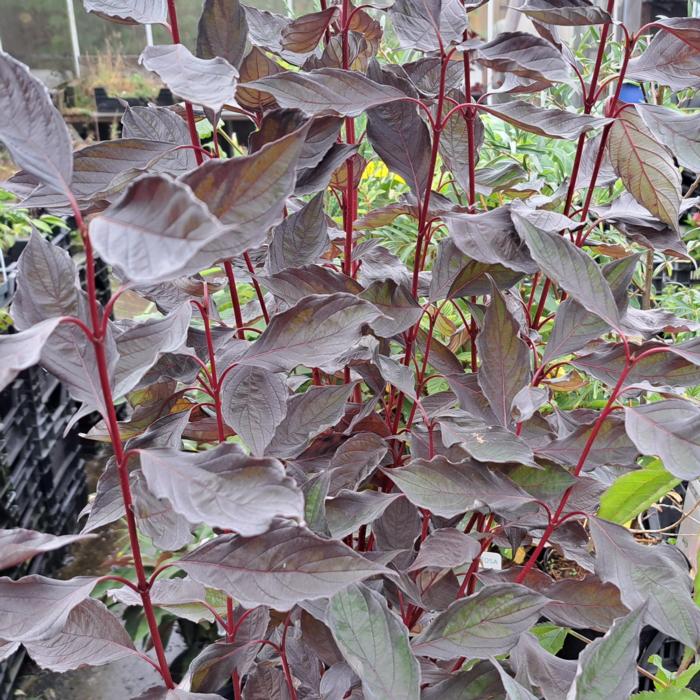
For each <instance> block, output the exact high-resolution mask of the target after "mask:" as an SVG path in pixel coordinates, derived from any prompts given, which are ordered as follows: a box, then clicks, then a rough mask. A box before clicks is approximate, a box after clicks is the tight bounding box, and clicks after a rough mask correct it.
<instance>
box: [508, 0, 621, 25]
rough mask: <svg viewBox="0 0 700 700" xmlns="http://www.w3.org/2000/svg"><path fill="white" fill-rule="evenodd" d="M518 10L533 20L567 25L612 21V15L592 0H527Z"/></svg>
mask: <svg viewBox="0 0 700 700" xmlns="http://www.w3.org/2000/svg"><path fill="white" fill-rule="evenodd" d="M518 11H519V12H522V13H524V14H526V15H527V16H528V17H530V18H531V19H533V20H537V21H539V22H546V23H548V24H556V25H563V26H565V27H571V26H585V25H589V24H608V23H609V22H612V17H611V16H610V15H609V14H608V13H607V12H606V11H605V10H603V9H602V8H600V7H596V5H595V4H594V3H592V2H591V0H526V2H525V4H524V5H522V6H521V7H519V8H518Z"/></svg>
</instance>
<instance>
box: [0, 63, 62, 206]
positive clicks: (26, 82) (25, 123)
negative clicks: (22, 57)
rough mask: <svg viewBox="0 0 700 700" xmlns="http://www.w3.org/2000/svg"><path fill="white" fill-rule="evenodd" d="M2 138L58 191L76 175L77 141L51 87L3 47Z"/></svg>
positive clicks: (0, 89)
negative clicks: (53, 100) (74, 148)
mask: <svg viewBox="0 0 700 700" xmlns="http://www.w3.org/2000/svg"><path fill="white" fill-rule="evenodd" d="M0 141H1V142H2V143H4V144H5V147H6V148H7V150H8V151H9V152H10V155H11V156H12V158H13V160H14V161H15V163H17V165H18V166H19V167H20V168H24V170H25V171H26V172H27V173H29V175H31V176H32V177H33V178H35V179H36V180H37V181H39V182H42V183H44V184H45V185H46V188H47V189H49V190H50V191H54V192H61V193H63V192H66V191H67V190H68V188H69V187H70V182H71V179H72V176H73V145H72V143H71V138H70V135H69V133H68V129H67V128H66V125H65V123H64V121H63V117H62V116H61V113H60V112H59V111H58V110H57V109H56V108H55V107H54V106H53V104H52V103H51V98H50V97H49V93H48V90H47V89H46V87H45V86H44V85H43V83H41V81H39V80H38V79H37V78H35V77H34V76H32V74H31V73H30V72H29V69H28V68H27V66H25V65H24V64H23V63H20V62H19V61H17V60H15V59H14V58H12V56H10V55H9V54H6V53H4V52H3V51H1V50H0Z"/></svg>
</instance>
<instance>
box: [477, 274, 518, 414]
mask: <svg viewBox="0 0 700 700" xmlns="http://www.w3.org/2000/svg"><path fill="white" fill-rule="evenodd" d="M519 331H520V325H519V324H518V322H517V321H516V320H515V318H513V316H512V314H511V313H510V311H509V310H508V307H507V306H506V301H505V299H504V298H503V295H502V294H501V292H500V291H499V290H498V288H497V287H496V285H495V284H494V283H493V282H492V289H491V303H490V304H489V307H488V309H487V310H486V316H485V317H484V324H483V328H482V329H481V331H480V332H479V335H478V336H477V338H476V346H477V348H478V350H479V356H480V357H481V366H480V367H479V374H478V378H479V386H480V387H481V389H482V390H483V392H484V395H485V396H486V398H487V399H488V401H489V404H490V405H491V408H492V409H493V412H494V413H495V415H496V417H497V418H498V421H499V423H500V424H501V425H502V426H506V427H507V426H509V425H510V424H511V423H512V411H511V406H512V405H513V399H514V398H515V397H516V395H517V394H518V392H519V391H520V390H521V389H522V388H523V387H524V386H527V385H528V384H529V383H530V377H531V371H530V351H529V350H528V347H527V345H526V344H525V342H524V341H523V340H521V338H520V335H519Z"/></svg>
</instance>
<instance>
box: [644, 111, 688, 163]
mask: <svg viewBox="0 0 700 700" xmlns="http://www.w3.org/2000/svg"><path fill="white" fill-rule="evenodd" d="M637 112H638V113H639V115H640V116H641V117H642V120H643V121H644V123H645V124H646V126H647V129H648V130H649V131H650V132H651V133H652V134H654V136H655V137H656V138H657V139H658V140H659V141H661V143H663V144H664V146H667V147H668V148H670V149H671V151H672V152H673V154H674V155H675V156H676V158H677V159H678V162H679V163H680V164H681V165H682V166H683V167H685V168H688V169H689V170H692V171H693V172H696V173H698V172H700V138H699V137H698V134H700V115H698V114H685V113H684V112H679V111H676V110H674V109H669V108H668V107H660V106H656V105H638V107H637Z"/></svg>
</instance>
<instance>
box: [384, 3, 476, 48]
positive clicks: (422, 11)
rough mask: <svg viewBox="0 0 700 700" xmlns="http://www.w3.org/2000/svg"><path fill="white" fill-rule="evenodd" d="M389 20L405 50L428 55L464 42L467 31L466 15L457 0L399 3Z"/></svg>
mask: <svg viewBox="0 0 700 700" xmlns="http://www.w3.org/2000/svg"><path fill="white" fill-rule="evenodd" d="M389 17H390V18H391V23H392V25H393V27H394V31H395V32H396V35H397V37H398V39H399V45H400V46H401V48H405V49H418V50H419V51H426V52H427V51H436V50H438V49H439V48H440V45H441V43H442V45H444V46H447V45H448V44H450V43H457V42H459V41H461V40H462V33H463V32H464V30H465V29H466V28H467V16H466V13H465V11H464V8H463V7H462V5H461V3H459V2H456V0H445V1H444V2H440V1H439V0H428V2H421V0H397V2H395V3H394V4H393V5H392V6H391V8H390V10H389Z"/></svg>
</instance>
